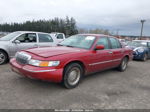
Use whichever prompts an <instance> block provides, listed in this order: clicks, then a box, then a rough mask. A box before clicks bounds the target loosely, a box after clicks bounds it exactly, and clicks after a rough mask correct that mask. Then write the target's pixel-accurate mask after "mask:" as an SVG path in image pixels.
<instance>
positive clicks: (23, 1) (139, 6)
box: [0, 0, 150, 35]
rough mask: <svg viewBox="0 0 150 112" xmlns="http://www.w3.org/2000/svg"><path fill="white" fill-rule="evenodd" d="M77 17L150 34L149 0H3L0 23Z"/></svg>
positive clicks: (89, 23) (123, 31) (80, 20)
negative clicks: (144, 20) (142, 27)
mask: <svg viewBox="0 0 150 112" xmlns="http://www.w3.org/2000/svg"><path fill="white" fill-rule="evenodd" d="M66 16H69V17H74V18H75V19H76V21H77V24H78V26H79V27H85V26H86V27H87V28H88V27H89V28H90V27H91V26H92V27H100V28H107V29H110V30H112V31H114V32H115V31H116V30H117V29H120V34H131V35H139V33H140V25H141V24H140V20H141V19H146V20H147V21H146V23H145V29H144V35H150V0H0V23H4V22H9V23H10V22H24V21H27V20H33V19H34V20H39V19H51V18H54V17H60V18H65V17H66Z"/></svg>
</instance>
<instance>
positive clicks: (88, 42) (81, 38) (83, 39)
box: [58, 35, 96, 49]
mask: <svg viewBox="0 0 150 112" xmlns="http://www.w3.org/2000/svg"><path fill="white" fill-rule="evenodd" d="M95 38H96V37H94V36H85V35H74V36H71V37H68V39H66V40H64V41H62V42H61V43H60V44H58V45H61V46H67V47H76V48H83V49H90V48H91V46H92V44H93V43H94V41H95Z"/></svg>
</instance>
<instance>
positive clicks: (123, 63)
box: [118, 57, 129, 72]
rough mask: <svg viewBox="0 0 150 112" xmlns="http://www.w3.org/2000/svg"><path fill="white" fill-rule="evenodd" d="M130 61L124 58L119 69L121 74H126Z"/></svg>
mask: <svg viewBox="0 0 150 112" xmlns="http://www.w3.org/2000/svg"><path fill="white" fill-rule="evenodd" d="M128 61H129V59H128V58H127V57H124V58H123V60H122V62H121V64H120V65H119V67H118V70H119V71H121V72H124V71H125V70H126V69H127V65H128Z"/></svg>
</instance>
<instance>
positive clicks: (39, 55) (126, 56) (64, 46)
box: [10, 34, 132, 88]
mask: <svg viewBox="0 0 150 112" xmlns="http://www.w3.org/2000/svg"><path fill="white" fill-rule="evenodd" d="M131 59H132V50H131V49H127V48H122V46H121V44H120V42H119V41H118V39H117V38H114V37H112V36H107V35H98V34H84V35H74V36H71V37H69V38H67V39H65V40H64V41H62V42H61V43H60V44H59V46H57V47H48V48H47V47H45V48H35V49H28V50H24V51H21V52H18V53H17V55H16V58H13V59H12V60H11V62H10V63H11V66H12V70H13V71H14V72H17V73H19V74H21V75H24V76H26V77H32V78H36V79H40V80H48V81H52V82H62V83H63V85H64V86H65V87H66V88H74V87H76V86H77V85H78V84H79V82H80V81H81V79H82V76H84V75H87V74H90V73H93V72H98V71H102V70H106V69H110V68H118V70H120V71H125V70H126V68H127V64H128V61H129V60H131Z"/></svg>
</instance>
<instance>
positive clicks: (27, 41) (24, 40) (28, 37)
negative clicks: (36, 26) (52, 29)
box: [13, 33, 38, 53]
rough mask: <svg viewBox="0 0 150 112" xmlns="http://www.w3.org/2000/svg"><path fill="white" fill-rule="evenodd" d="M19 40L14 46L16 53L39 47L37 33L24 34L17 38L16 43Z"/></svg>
mask: <svg viewBox="0 0 150 112" xmlns="http://www.w3.org/2000/svg"><path fill="white" fill-rule="evenodd" d="M16 40H18V43H13V44H14V49H15V50H14V53H16V52H17V51H20V50H25V49H29V48H36V47H38V44H37V36H36V33H24V34H22V35H20V36H19V37H17V38H16V39H15V40H14V41H16Z"/></svg>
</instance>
